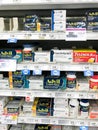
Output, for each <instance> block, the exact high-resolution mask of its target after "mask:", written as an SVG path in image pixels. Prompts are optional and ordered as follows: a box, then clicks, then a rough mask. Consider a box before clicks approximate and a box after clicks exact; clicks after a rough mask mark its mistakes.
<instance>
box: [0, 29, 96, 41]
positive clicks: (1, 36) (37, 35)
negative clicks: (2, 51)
mask: <svg viewBox="0 0 98 130" xmlns="http://www.w3.org/2000/svg"><path fill="white" fill-rule="evenodd" d="M8 39H17V40H66V32H62V31H61V32H52V31H50V32H32V31H15V32H14V31H4V32H0V40H8ZM86 39H87V40H98V32H87V38H86Z"/></svg>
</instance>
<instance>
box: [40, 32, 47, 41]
mask: <svg viewBox="0 0 98 130" xmlns="http://www.w3.org/2000/svg"><path fill="white" fill-rule="evenodd" d="M46 35H47V34H46V33H39V39H42V40H44V39H45V38H46Z"/></svg>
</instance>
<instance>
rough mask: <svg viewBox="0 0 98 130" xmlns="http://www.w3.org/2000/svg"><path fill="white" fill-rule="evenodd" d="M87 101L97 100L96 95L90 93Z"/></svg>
mask: <svg viewBox="0 0 98 130" xmlns="http://www.w3.org/2000/svg"><path fill="white" fill-rule="evenodd" d="M87 99H97V95H96V94H95V93H88V97H87Z"/></svg>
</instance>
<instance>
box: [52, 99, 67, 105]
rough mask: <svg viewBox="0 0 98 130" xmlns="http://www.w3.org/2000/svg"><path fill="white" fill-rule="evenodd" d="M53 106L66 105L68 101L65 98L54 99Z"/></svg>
mask: <svg viewBox="0 0 98 130" xmlns="http://www.w3.org/2000/svg"><path fill="white" fill-rule="evenodd" d="M54 104H63V105H65V104H68V99H67V98H65V99H64V98H54Z"/></svg>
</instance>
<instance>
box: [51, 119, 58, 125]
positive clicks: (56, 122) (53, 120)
mask: <svg viewBox="0 0 98 130" xmlns="http://www.w3.org/2000/svg"><path fill="white" fill-rule="evenodd" d="M50 124H55V125H59V123H58V119H51V120H50Z"/></svg>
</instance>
